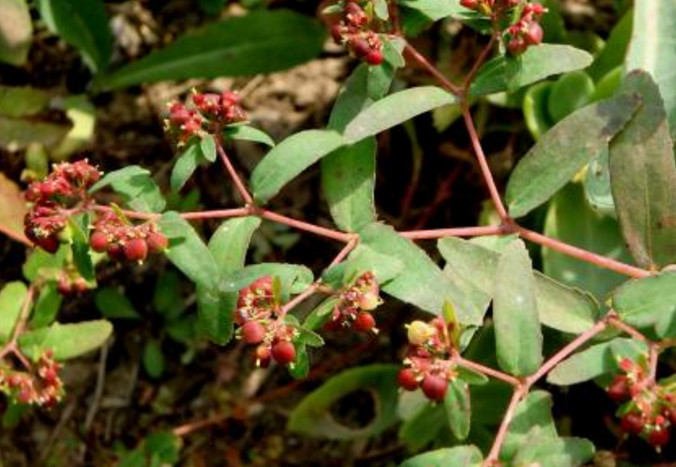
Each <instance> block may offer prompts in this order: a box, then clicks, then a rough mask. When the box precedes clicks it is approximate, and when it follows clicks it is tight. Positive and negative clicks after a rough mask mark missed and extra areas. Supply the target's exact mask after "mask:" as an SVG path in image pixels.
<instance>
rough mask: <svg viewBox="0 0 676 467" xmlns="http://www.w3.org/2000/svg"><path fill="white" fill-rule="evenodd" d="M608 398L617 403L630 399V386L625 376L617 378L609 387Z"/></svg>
mask: <svg viewBox="0 0 676 467" xmlns="http://www.w3.org/2000/svg"><path fill="white" fill-rule="evenodd" d="M606 391H607V392H608V397H610V398H611V399H612V400H614V401H615V402H623V401H625V400H627V399H628V398H629V386H628V384H627V378H626V377H625V376H617V377H615V379H614V380H613V381H612V382H611V383H610V384H609V385H608V389H607V390H606Z"/></svg>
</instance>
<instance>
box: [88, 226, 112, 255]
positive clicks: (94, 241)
mask: <svg viewBox="0 0 676 467" xmlns="http://www.w3.org/2000/svg"><path fill="white" fill-rule="evenodd" d="M89 246H90V247H92V250H94V251H96V252H97V253H103V252H104V251H106V248H107V247H108V237H107V236H106V234H104V233H103V232H101V231H99V230H95V231H94V232H92V234H91V236H90V237H89Z"/></svg>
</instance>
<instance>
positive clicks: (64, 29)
mask: <svg viewBox="0 0 676 467" xmlns="http://www.w3.org/2000/svg"><path fill="white" fill-rule="evenodd" d="M37 7H38V10H39V11H40V16H41V17H42V19H43V20H44V22H45V23H46V24H47V27H48V28H49V30H50V31H52V32H53V33H55V34H57V35H58V36H59V37H60V38H61V39H63V40H64V41H65V42H67V43H68V44H70V45H72V46H74V47H75V48H76V49H78V50H79V51H80V53H81V54H82V58H83V59H84V62H85V63H86V64H87V66H88V67H89V68H90V69H91V70H92V71H93V72H95V73H96V72H101V71H104V70H105V69H106V68H107V67H108V63H109V62H110V56H111V54H112V50H113V36H112V35H111V33H110V29H109V28H108V18H106V8H105V5H104V4H103V2H102V1H101V0H87V1H86V2H80V1H78V0H38V2H37Z"/></svg>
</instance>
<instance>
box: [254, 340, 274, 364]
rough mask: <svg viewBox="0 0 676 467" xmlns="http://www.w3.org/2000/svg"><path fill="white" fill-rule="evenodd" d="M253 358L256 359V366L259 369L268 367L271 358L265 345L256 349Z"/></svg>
mask: <svg viewBox="0 0 676 467" xmlns="http://www.w3.org/2000/svg"><path fill="white" fill-rule="evenodd" d="M254 356H255V358H256V365H257V366H259V367H261V368H267V367H269V366H270V361H271V360H272V356H271V354H270V349H268V348H267V347H266V346H265V345H261V346H258V347H257V348H256V352H255V353H254Z"/></svg>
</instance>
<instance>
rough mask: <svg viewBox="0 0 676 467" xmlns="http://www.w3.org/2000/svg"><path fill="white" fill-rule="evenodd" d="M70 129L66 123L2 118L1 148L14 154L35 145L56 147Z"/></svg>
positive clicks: (0, 128) (0, 124)
mask: <svg viewBox="0 0 676 467" xmlns="http://www.w3.org/2000/svg"><path fill="white" fill-rule="evenodd" d="M70 128H71V126H70V124H64V123H53V122H45V121H40V120H36V119H19V118H6V117H0V148H3V149H6V150H8V151H12V152H14V151H22V150H24V149H27V148H28V147H29V146H30V145H31V144H34V143H39V144H42V145H43V146H45V147H55V146H58V145H59V143H60V142H61V141H62V140H63V138H64V137H65V136H66V134H67V133H68V131H69V130H70Z"/></svg>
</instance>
